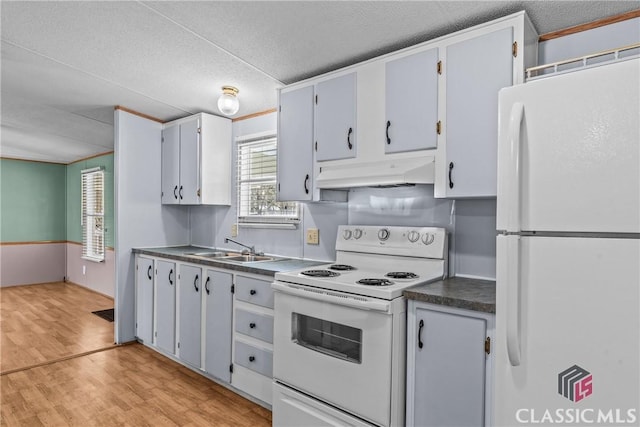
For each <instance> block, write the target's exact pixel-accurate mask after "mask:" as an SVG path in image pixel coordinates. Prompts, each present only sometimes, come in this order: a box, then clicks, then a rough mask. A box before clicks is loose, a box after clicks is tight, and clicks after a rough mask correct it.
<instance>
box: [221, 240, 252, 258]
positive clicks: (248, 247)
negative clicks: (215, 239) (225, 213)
mask: <svg viewBox="0 0 640 427" xmlns="http://www.w3.org/2000/svg"><path fill="white" fill-rule="evenodd" d="M224 242H225V243H229V242H233V243H235V244H236V245H240V246H242V247H244V248H247V249H249V255H256V247H255V246H247V245H245V244H244V243H240V242H237V241H235V240H233V239H229V238H225V239H224ZM244 252H246V250H244V251H242V253H244Z"/></svg>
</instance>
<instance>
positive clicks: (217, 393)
mask: <svg viewBox="0 0 640 427" xmlns="http://www.w3.org/2000/svg"><path fill="white" fill-rule="evenodd" d="M0 386H1V387H2V403H1V412H0V414H1V419H0V425H1V426H40V425H46V426H154V427H155V426H247V427H248V426H252V427H253V426H256V427H259V426H270V425H271V412H270V411H269V410H267V409H264V408H262V407H260V406H258V405H256V404H255V403H253V402H250V401H249V400H246V399H244V398H243V397H241V396H239V395H237V394H235V393H234V392H232V391H230V390H228V389H226V388H224V387H222V386H220V385H218V384H216V383H214V382H213V381H210V380H208V379H207V378H205V377H203V376H201V375H199V374H196V373H195V372H192V371H190V370H189V369H187V368H185V367H183V366H182V365H180V364H178V363H176V362H173V361H172V360H169V359H167V358H166V357H164V356H162V355H160V354H158V353H156V352H155V351H153V350H151V349H149V348H147V347H144V346H143V345H142V344H138V343H136V344H132V345H125V346H120V347H116V348H112V349H109V350H105V351H101V352H97V353H93V354H90V355H86V356H82V357H77V358H72V359H68V360H64V361H61V362H56V363H52V364H48V365H43V366H40V367H36V368H31V369H27V370H23V371H19V372H15V373H12V374H7V375H3V376H1V377H0Z"/></svg>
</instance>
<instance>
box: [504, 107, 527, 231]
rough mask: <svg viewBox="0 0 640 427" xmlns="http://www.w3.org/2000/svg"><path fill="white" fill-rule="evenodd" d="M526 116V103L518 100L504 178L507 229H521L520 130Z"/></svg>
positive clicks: (510, 130) (512, 112)
mask: <svg viewBox="0 0 640 427" xmlns="http://www.w3.org/2000/svg"><path fill="white" fill-rule="evenodd" d="M523 117H524V104H522V103H521V102H516V103H514V104H513V106H512V107H511V113H510V115H509V133H508V138H509V159H508V162H507V165H508V166H507V176H506V177H505V178H506V179H504V180H503V183H504V184H505V185H506V188H505V189H506V194H505V195H506V198H505V200H506V201H507V203H506V204H505V207H506V209H507V215H506V219H507V223H506V230H507V231H513V232H518V231H520V209H521V205H520V203H521V202H520V182H521V180H522V177H521V175H520V173H521V170H520V153H521V148H522V147H521V143H522V142H521V141H520V134H521V132H520V130H521V127H522V119H523Z"/></svg>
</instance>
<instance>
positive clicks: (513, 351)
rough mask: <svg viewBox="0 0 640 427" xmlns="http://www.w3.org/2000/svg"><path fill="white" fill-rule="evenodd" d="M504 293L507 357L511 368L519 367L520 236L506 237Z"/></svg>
mask: <svg viewBox="0 0 640 427" xmlns="http://www.w3.org/2000/svg"><path fill="white" fill-rule="evenodd" d="M506 255H507V262H506V263H505V264H503V265H504V268H505V269H506V272H505V273H506V274H505V276H504V277H505V278H506V283H505V285H506V291H507V292H506V293H507V322H506V323H507V325H506V326H507V355H508V356H509V362H510V363H511V366H519V365H520V310H521V309H522V307H521V306H520V304H521V293H522V289H521V280H520V236H508V237H507V253H506Z"/></svg>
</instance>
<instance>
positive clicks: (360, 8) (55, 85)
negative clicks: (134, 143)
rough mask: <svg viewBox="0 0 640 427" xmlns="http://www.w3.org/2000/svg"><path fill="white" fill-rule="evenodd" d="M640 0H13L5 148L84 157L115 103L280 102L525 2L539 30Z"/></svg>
mask: <svg viewBox="0 0 640 427" xmlns="http://www.w3.org/2000/svg"><path fill="white" fill-rule="evenodd" d="M637 8H638V2H637V1H628V2H625V1H535V2H532V1H484V2H466V1H369V2H361V1H357V2H356V1H327V2H320V1H283V2H261V1H196V2H188V1H158V2H136V1H115V2H112V1H105V2H89V1H86V2H66V1H45V2H32V1H16V2H13V1H2V2H1V4H0V14H1V15H2V21H1V33H2V45H1V54H2V56H1V73H2V74H1V77H2V80H1V96H2V99H1V102H2V105H1V107H2V110H1V113H2V117H1V119H2V129H1V132H2V134H1V147H0V149H1V152H0V154H1V155H2V156H3V157H17V158H24V159H32V160H44V161H56V162H62V163H67V162H72V161H75V160H78V159H80V158H84V157H88V156H91V155H94V154H98V153H103V152H106V151H110V150H112V149H113V107H114V106H115V105H122V106H125V107H127V108H131V109H134V110H136V111H139V112H142V113H144V114H148V115H151V116H154V117H157V118H160V119H162V120H171V119H174V118H178V117H183V116H186V115H188V114H192V113H197V112H200V111H205V112H209V113H213V114H219V112H218V110H217V107H216V100H217V97H218V95H219V93H220V87H221V86H223V85H227V84H230V85H234V86H237V87H238V88H239V89H240V94H239V98H240V105H241V107H240V111H239V112H238V113H237V114H236V117H238V116H243V115H247V114H251V113H255V112H259V111H264V110H268V109H271V108H274V107H275V105H276V89H277V88H278V87H281V86H282V85H283V84H287V83H292V82H295V81H298V80H301V79H303V78H307V77H310V76H313V75H317V74H320V73H323V72H326V71H330V70H333V69H336V68H340V67H343V66H346V65H349V64H353V63H356V62H359V61H362V60H365V59H369V58H372V57H375V56H378V55H380V54H384V53H387V52H390V51H393V50H396V49H399V48H402V47H406V46H410V45H412V44H415V43H419V42H422V41H425V40H429V39H432V38H434V37H438V36H440V35H443V34H446V33H450V32H452V31H456V30H459V29H462V28H465V27H469V26H472V25H475V24H478V23H481V22H484V21H488V20H490V19H493V18H497V17H500V16H504V15H507V14H509V13H512V12H516V11H519V10H523V9H524V10H526V11H527V12H528V13H529V16H530V18H531V20H532V21H533V23H534V25H535V27H536V28H537V30H538V32H539V33H540V34H543V33H547V32H550V31H555V30H558V29H563V28H566V27H569V26H573V25H577V24H581V23H585V22H590V21H593V20H595V19H599V18H602V17H606V16H611V15H615V14H619V13H623V12H627V11H630V10H634V9H637Z"/></svg>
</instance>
